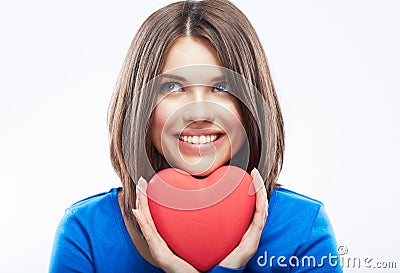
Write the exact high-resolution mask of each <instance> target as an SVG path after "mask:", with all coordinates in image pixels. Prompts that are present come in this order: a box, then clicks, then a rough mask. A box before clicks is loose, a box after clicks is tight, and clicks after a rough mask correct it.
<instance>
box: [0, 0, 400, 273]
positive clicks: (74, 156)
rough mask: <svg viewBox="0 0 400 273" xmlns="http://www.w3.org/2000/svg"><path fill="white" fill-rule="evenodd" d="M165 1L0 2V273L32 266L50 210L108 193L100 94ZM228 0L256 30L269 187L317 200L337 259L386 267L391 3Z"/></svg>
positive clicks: (392, 255) (50, 229)
mask: <svg viewBox="0 0 400 273" xmlns="http://www.w3.org/2000/svg"><path fill="white" fill-rule="evenodd" d="M170 2H171V1H147V2H145V1H141V2H140V3H141V4H140V5H138V4H137V2H135V1H113V2H111V1H108V2H107V3H106V2H104V1H76V0H73V1H63V2H59V1H44V0H40V1H27V0H24V1H14V2H11V1H9V2H8V3H7V4H3V5H2V7H1V9H0V35H1V36H0V37H1V42H0V78H1V80H0V92H1V93H0V94H1V95H0V122H1V123H0V126H1V127H0V130H1V134H0V169H1V171H0V182H1V190H2V196H1V198H0V208H1V233H0V271H1V272H46V271H47V268H48V261H49V256H50V251H51V246H52V240H53V236H54V232H55V229H56V226H57V223H58V221H59V220H60V218H61V216H62V214H63V211H64V209H65V208H66V207H68V206H69V205H70V204H71V203H73V202H75V201H78V200H79V199H82V198H84V197H87V196H89V195H92V194H95V193H98V192H102V191H107V190H109V189H110V188H111V187H115V186H119V185H120V184H119V181H118V177H117V176H116V175H115V173H114V172H113V169H112V167H111V164H110V160H109V155H108V132H107V123H106V115H107V108H108V103H109V99H110V97H111V94H112V92H113V89H114V86H115V82H116V80H117V76H118V73H119V70H120V68H121V65H122V62H123V59H124V57H125V54H126V51H127V49H128V47H129V43H130V41H131V39H132V37H133V35H134V34H135V32H136V30H137V29H138V27H139V25H140V24H141V23H142V22H143V20H144V19H145V18H146V17H147V16H148V15H150V13H151V12H152V11H154V10H156V9H157V8H159V7H161V6H162V5H164V4H167V3H170ZM234 3H236V4H237V5H238V6H239V7H240V8H241V9H242V10H243V11H244V13H245V14H247V16H248V17H249V19H250V20H251V22H252V23H253V24H254V26H255V28H256V30H257V31H258V34H259V37H260V39H261V40H262V42H263V45H264V47H265V50H266V53H267V56H268V58H269V61H270V65H271V69H272V71H273V76H274V80H275V84H276V87H277V92H278V96H279V98H280V101H281V104H282V108H283V115H284V118H285V125H286V133H287V138H286V140H287V146H286V153H285V159H284V167H283V171H282V174H281V177H280V182H281V183H282V184H284V185H285V186H286V187H288V188H290V189H292V190H295V191H298V192H300V193H303V194H306V195H309V196H311V197H314V198H316V199H319V200H321V201H323V202H324V203H325V206H326V210H327V212H328V214H329V216H330V218H331V221H332V223H333V226H334V229H335V232H336V237H337V241H338V243H339V244H340V245H344V246H346V247H347V248H348V250H349V253H348V254H347V257H372V258H374V259H375V260H376V261H378V260H381V261H397V263H398V264H397V266H398V267H400V257H399V253H400V235H399V232H398V230H399V229H400V224H399V220H398V219H399V216H398V215H399V213H398V209H399V208H400V201H399V200H400V198H399V194H400V190H399V186H398V183H400V179H399V176H398V169H399V159H398V155H399V154H400V144H399V143H398V140H399V139H400V129H399V117H400V110H399V108H398V107H396V106H397V105H398V104H399V98H400V96H399V92H400V83H399V77H398V76H399V68H398V64H399V63H400V54H399V52H398V50H399V48H400V39H399V35H398V32H399V28H398V27H399V25H400V19H399V16H398V11H399V4H398V1H396V0H383V1H372V0H368V1H366V0H364V1H361V0H336V1H317V0H303V1H295V0H291V1H289V0H287V1H272V0H269V1H263V2H261V1H257V2H256V1H245V0H240V1H239V0H236V1H234ZM256 3H257V4H256ZM388 271H390V272H392V270H387V269H386V270H384V269H381V270H378V269H357V270H347V272H388Z"/></svg>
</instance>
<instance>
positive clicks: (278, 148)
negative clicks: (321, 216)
mask: <svg viewBox="0 0 400 273" xmlns="http://www.w3.org/2000/svg"><path fill="white" fill-rule="evenodd" d="M185 36H192V37H196V38H200V39H202V40H205V41H207V42H208V43H209V44H210V45H211V46H212V47H213V48H214V49H215V50H216V52H217V54H218V57H219V60H220V63H221V66H223V67H225V68H227V69H230V70H232V71H234V72H236V73H238V74H240V75H242V76H243V77H244V78H245V79H246V80H248V81H249V82H250V83H251V84H252V85H254V87H255V89H256V90H258V91H257V92H259V94H253V93H251V92H247V93H246V91H243V92H245V94H242V95H241V100H243V103H240V108H241V109H240V110H241V112H242V118H243V120H244V121H246V122H244V124H243V126H244V127H245V130H246V133H247V137H248V139H249V147H250V155H249V162H248V166H247V171H248V172H250V171H251V170H252V169H253V168H254V167H257V168H258V170H259V171H260V173H261V175H262V177H263V178H264V179H265V186H266V188H267V191H268V194H269V196H270V194H271V193H272V191H273V189H274V187H275V186H276V185H277V178H278V175H279V173H280V170H281V168H282V162H283V153H284V147H285V141H284V126H283V118H282V113H281V109H280V106H279V102H278V98H277V95H276V93H275V88H274V85H273V82H272V79H271V75H270V71H269V67H268V63H267V59H266V56H265V53H264V50H263V47H262V45H261V43H260V41H259V39H258V36H257V34H256V32H255V30H254V28H253V26H252V25H251V23H250V22H249V20H248V19H247V17H246V16H245V15H244V14H243V13H242V12H241V11H240V10H239V9H238V8H237V7H236V6H235V5H233V4H232V3H231V2H229V1H228V0H204V1H181V2H177V3H173V4H170V5H168V6H165V7H163V8H161V9H159V10H157V11H156V12H154V13H153V14H152V15H150V16H149V17H148V18H147V19H146V20H145V22H144V23H143V24H142V26H141V27H140V28H139V30H138V32H137V34H136V35H135V37H134V39H133V41H132V43H131V46H130V48H129V51H128V53H127V56H126V58H125V62H124V64H123V67H122V70H121V72H120V76H119V79H118V82H117V86H116V89H115V92H114V94H113V97H112V100H111V103H110V107H109V113H108V126H109V133H110V155H111V162H112V165H113V168H114V169H115V171H116V173H117V174H118V176H119V177H120V179H121V182H122V186H123V187H122V188H123V191H122V200H123V204H124V208H123V210H124V213H125V214H126V215H127V216H128V218H129V219H130V220H131V222H132V223H133V224H134V226H135V228H137V223H136V221H135V220H134V217H133V214H132V211H131V210H132V209H133V208H134V207H135V198H136V196H135V186H136V184H135V183H134V182H135V181H137V180H138V179H139V177H140V176H143V177H144V178H145V179H147V180H148V179H149V178H150V177H151V175H152V173H151V172H149V166H148V164H147V160H149V161H150V162H149V163H150V165H151V167H152V168H153V172H154V171H159V170H160V169H162V166H163V158H162V156H161V155H160V154H159V153H158V152H157V151H156V149H155V147H154V146H153V145H152V143H151V141H150V137H149V133H148V130H149V128H150V127H151V118H149V117H151V115H152V113H151V110H152V109H154V106H155V103H156V100H157V92H154V91H152V90H151V88H145V87H146V84H148V83H149V82H151V80H152V79H154V78H155V77H156V76H157V75H159V74H160V72H161V68H162V66H163V63H164V60H165V56H166V53H167V51H168V49H169V48H170V47H171V45H172V44H173V42H174V41H175V40H176V39H178V38H180V37H185ZM257 95H258V97H261V98H262V99H263V103H264V104H265V105H266V107H267V108H268V113H265V109H263V108H262V107H260V101H259V100H257V98H258V97H257ZM260 95H261V96H260ZM266 117H268V118H266ZM257 120H260V121H261V123H260V124H261V126H260V124H257V122H256V121H257ZM143 121H148V122H145V123H144V124H143ZM124 126H125V127H126V126H128V127H129V128H130V130H129V134H128V136H125V135H124ZM265 141H266V142H267V144H266V145H267V149H265V151H266V152H265V153H262V152H261V151H264V149H262V147H261V146H262V143H263V142H265ZM127 147H129V149H126V148H127ZM126 150H129V152H128V153H127V152H126ZM124 151H125V154H124ZM145 159H146V160H145Z"/></svg>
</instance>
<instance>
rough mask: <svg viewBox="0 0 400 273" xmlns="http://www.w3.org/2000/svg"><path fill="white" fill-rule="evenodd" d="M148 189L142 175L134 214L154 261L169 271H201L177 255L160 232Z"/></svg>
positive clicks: (189, 272) (187, 272) (137, 189)
mask: <svg viewBox="0 0 400 273" xmlns="http://www.w3.org/2000/svg"><path fill="white" fill-rule="evenodd" d="M146 191H147V182H146V180H145V179H144V178H143V177H141V178H140V179H139V181H138V184H137V186H136V209H134V210H133V214H134V215H135V218H136V220H137V221H138V223H139V226H140V228H141V230H142V233H143V235H144V237H145V239H146V241H147V244H148V245H149V249H150V253H151V256H152V257H153V259H154V261H155V262H156V263H157V264H158V265H159V267H161V269H163V270H164V271H165V272H167V273H175V272H179V273H181V272H184V273H192V272H193V273H199V271H198V270H197V269H196V268H194V267H193V266H191V265H190V264H189V263H188V262H186V261H184V260H183V259H181V258H179V257H178V256H176V255H175V254H174V253H173V252H172V251H171V250H170V249H169V247H168V245H167V243H166V242H165V241H164V239H163V238H162V237H161V235H160V234H159V233H158V231H157V228H156V226H155V225H154V222H153V218H152V217H151V213H150V209H149V205H148V201H147V196H146V195H145V194H144V193H146Z"/></svg>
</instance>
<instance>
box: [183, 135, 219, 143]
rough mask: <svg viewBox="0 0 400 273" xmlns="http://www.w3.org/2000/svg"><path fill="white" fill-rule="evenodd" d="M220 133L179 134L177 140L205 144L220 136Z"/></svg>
mask: <svg viewBox="0 0 400 273" xmlns="http://www.w3.org/2000/svg"><path fill="white" fill-rule="evenodd" d="M221 135H222V134H213V135H194V136H187V135H179V140H180V141H183V142H188V143H192V144H206V143H210V142H214V141H216V140H217V139H219V138H220V137H221Z"/></svg>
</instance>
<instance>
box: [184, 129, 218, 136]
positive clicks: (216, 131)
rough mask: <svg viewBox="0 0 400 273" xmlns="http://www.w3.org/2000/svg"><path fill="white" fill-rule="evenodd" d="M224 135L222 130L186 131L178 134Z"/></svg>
mask: <svg viewBox="0 0 400 273" xmlns="http://www.w3.org/2000/svg"><path fill="white" fill-rule="evenodd" d="M218 134H224V132H223V131H222V130H216V129H186V130H183V131H182V132H180V133H178V134H177V135H178V136H209V135H218Z"/></svg>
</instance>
